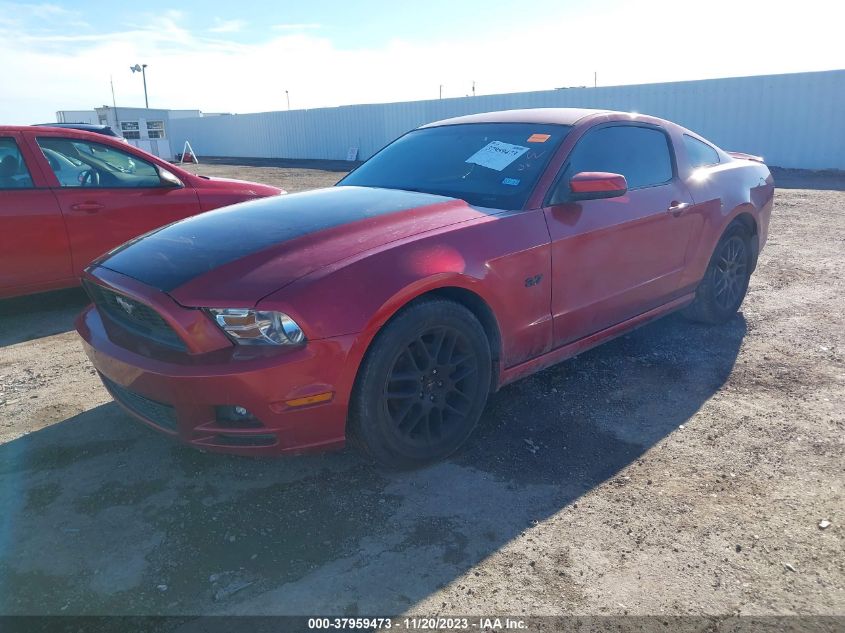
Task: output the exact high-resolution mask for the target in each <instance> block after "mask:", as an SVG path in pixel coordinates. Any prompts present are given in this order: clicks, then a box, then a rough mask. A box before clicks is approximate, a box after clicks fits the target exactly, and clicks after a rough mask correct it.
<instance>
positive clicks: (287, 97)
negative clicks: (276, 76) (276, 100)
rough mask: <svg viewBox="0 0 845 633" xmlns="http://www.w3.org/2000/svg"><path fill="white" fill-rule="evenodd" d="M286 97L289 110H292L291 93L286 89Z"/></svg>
mask: <svg viewBox="0 0 845 633" xmlns="http://www.w3.org/2000/svg"><path fill="white" fill-rule="evenodd" d="M285 99H287V100H288V110H290V93H289V92H288V91H287V90H285Z"/></svg>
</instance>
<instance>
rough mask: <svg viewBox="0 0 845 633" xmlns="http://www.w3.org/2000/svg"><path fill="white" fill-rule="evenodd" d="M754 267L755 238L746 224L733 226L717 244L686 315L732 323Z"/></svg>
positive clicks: (691, 317)
mask: <svg viewBox="0 0 845 633" xmlns="http://www.w3.org/2000/svg"><path fill="white" fill-rule="evenodd" d="M751 268H752V253H751V235H750V234H749V232H748V229H747V228H746V227H745V226H743V225H742V224H733V225H732V226H730V227H728V230H727V231H725V234H724V235H723V236H722V239H720V240H719V243H718V244H717V245H716V248H715V249H714V251H713V255H712V257H711V258H710V263H709V265H708V266H707V271H706V272H705V273H704V278H703V279H702V280H701V283H700V284H699V285H698V288H697V289H696V291H695V300H694V301H693V302H692V303H691V304H690V305H689V306H688V307H687V308H686V309H685V310H684V316H686V317H687V318H689V319H692V320H693V321H700V322H702V323H712V324H718V323H725V322H726V321H728V320H729V319H730V318H731V317H733V315H734V314H736V312H737V310H739V307H740V306H741V305H742V301H743V299H745V294H746V292H747V291H748V282H749V280H750V279H751Z"/></svg>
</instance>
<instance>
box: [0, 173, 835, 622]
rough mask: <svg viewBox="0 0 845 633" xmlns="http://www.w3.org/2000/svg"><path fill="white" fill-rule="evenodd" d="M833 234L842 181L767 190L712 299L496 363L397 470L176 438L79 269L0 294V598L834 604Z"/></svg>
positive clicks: (368, 610) (569, 610)
mask: <svg viewBox="0 0 845 633" xmlns="http://www.w3.org/2000/svg"><path fill="white" fill-rule="evenodd" d="M194 169H197V170H198V171H199V172H200V173H205V174H209V175H225V176H230V177H236V178H247V179H253V180H258V181H263V182H268V183H272V184H277V185H281V186H283V187H285V188H286V189H288V190H289V191H298V190H301V189H307V188H312V187H317V186H323V185H328V184H332V183H334V182H335V181H336V180H337V179H338V178H339V177H340V176H341V175H342V174H340V173H338V172H333V171H319V170H313V169H310V170H305V169H296V168H291V167H287V168H277V167H269V166H261V167H256V166H227V165H220V164H214V165H205V164H204V165H200V166H197V167H194ZM843 236H845V192H841V191H832V190H810V189H789V190H783V189H779V190H778V191H777V194H776V200H775V211H774V216H773V220H772V227H771V238H770V242H769V245H768V247H767V248H766V250H765V251H764V252H763V255H762V257H761V259H760V264H759V268H758V271H757V273H756V274H755V276H754V278H753V279H752V282H751V289H750V292H749V295H748V298H747V299H746V302H745V304H744V306H743V311H742V313H741V315H738V316H737V317H736V318H735V319H734V320H733V321H731V322H730V323H729V324H728V325H726V326H723V327H704V326H698V325H692V324H689V323H687V322H685V321H684V320H683V319H682V318H680V317H678V316H669V317H667V318H665V319H663V320H661V321H659V322H656V323H653V324H651V325H648V326H646V327H644V328H642V329H640V330H637V331H636V332H633V333H631V334H629V335H628V336H625V337H623V338H621V339H618V340H615V341H613V342H610V343H608V344H605V345H604V346H602V347H600V348H597V349H595V350H592V351H590V352H588V353H585V354H583V355H581V356H579V357H578V358H576V359H573V360H571V361H568V362H565V363H563V364H561V365H559V366H556V367H553V368H551V369H549V370H546V371H545V372H543V373H541V374H538V375H536V376H533V377H531V378H528V379H525V380H523V381H520V382H518V383H516V384H513V385H511V386H509V387H507V388H505V389H503V390H502V391H501V392H499V393H498V394H496V395H495V396H493V397H492V399H491V401H490V403H489V405H488V407H487V409H486V412H485V414H484V418H483V420H482V424H481V426H480V428H479V430H478V432H477V433H476V434H475V435H474V436H473V438H472V439H471V441H470V442H469V444H468V445H467V446H466V448H465V449H463V450H462V451H461V452H460V453H459V454H457V455H456V456H454V457H453V458H451V459H449V460H448V461H447V462H445V463H442V464H438V465H435V466H432V467H430V468H426V469H423V470H419V471H416V472H412V473H402V474H395V473H387V472H382V471H379V470H376V469H374V468H372V467H370V466H368V465H367V464H365V463H363V462H362V461H361V460H359V459H358V458H357V456H356V455H355V454H354V453H351V452H348V451H347V452H340V453H333V454H327V455H319V456H306V457H296V458H287V459H276V460H273V459H244V458H235V457H228V456H220V455H211V454H203V453H200V452H196V451H194V450H192V449H188V448H184V447H181V446H177V445H175V444H173V443H171V442H170V441H169V440H167V439H165V438H164V437H161V436H159V435H157V434H156V433H154V432H152V431H150V430H148V429H146V428H144V427H142V426H141V425H139V424H136V423H135V422H133V421H132V420H131V419H130V418H129V417H127V416H126V415H125V414H124V413H122V412H121V410H120V409H119V408H118V407H117V405H115V404H114V403H112V402H111V401H110V398H109V397H108V395H107V394H106V392H105V390H104V389H103V387H102V386H101V385H100V383H99V382H98V380H97V378H96V376H95V374H94V370H93V368H92V367H91V366H90V365H89V363H88V362H87V360H86V359H85V357H84V355H83V353H82V351H81V349H80V345H79V343H78V341H77V337H76V334H75V333H74V332H73V330H72V321H73V317H74V316H75V314H76V313H78V312H79V310H80V309H81V308H82V307H83V305H84V304H85V299H84V297H83V295H82V293H81V292H79V291H67V292H59V293H52V294H49V295H43V296H38V297H34V298H26V299H16V300H10V301H5V302H0V613H3V614H32V613H37V614H48V613H56V614H103V613H120V614H199V613H231V614H236V613H249V614H277V613H284V614H300V615H301V614H315V613H320V614H329V613H331V614H360V615H373V614H398V613H408V612H411V613H418V614H429V615H433V614H458V613H463V614H491V613H501V614H505V613H509V614H516V615H519V614H523V615H525V614H532V615H540V614H585V615H591V614H592V615H610V614H665V615H670V614H678V615H689V614H693V615H701V614H737V613H740V614H752V615H767V614H827V615H845V556H843V536H845V502H843V482H845V477H843V470H845V460H843V453H845V451H843V437H845V436H843V430H844V429H845V417H843V407H842V402H843V395H845V362H844V361H845V340H843V333H845V327H844V326H845V323H843V319H845V309H843V307H844V306H845V302H843V279H845V256H843V253H845V248H843V246H845V244H843V240H845V238H843ZM822 521H824V522H825V523H821V522H822ZM826 522H830V524H829V526H828V527H826V528H824V529H822V528H821V527H820V523H821V525H827V523H826Z"/></svg>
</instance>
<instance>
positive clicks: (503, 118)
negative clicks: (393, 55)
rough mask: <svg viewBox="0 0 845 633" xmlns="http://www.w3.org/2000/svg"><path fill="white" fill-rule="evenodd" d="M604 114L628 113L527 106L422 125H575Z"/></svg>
mask: <svg viewBox="0 0 845 633" xmlns="http://www.w3.org/2000/svg"><path fill="white" fill-rule="evenodd" d="M602 114H627V113H624V112H616V111H614V110H598V109H594V108H526V109H523V110H500V111H498V112H481V113H478V114H467V115H465V116H459V117H453V118H451V119H443V120H442V121H435V122H433V123H428V124H426V125H422V126H420V127H424V128H425V127H438V126H441V125H460V124H462V123H552V124H557V125H575V124H576V123H577V122H578V121H580V120H581V119H584V118H587V117H591V116H597V115H602Z"/></svg>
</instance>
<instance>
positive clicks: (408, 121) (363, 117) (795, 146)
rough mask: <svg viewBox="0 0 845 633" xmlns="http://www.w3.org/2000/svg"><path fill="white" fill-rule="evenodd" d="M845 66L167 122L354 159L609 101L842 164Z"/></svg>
mask: <svg viewBox="0 0 845 633" xmlns="http://www.w3.org/2000/svg"><path fill="white" fill-rule="evenodd" d="M843 104H845V70H832V71H824V72H811V73H795V74H786V75H762V76H756V77H735V78H728V79H707V80H700V81H682V82H673V83H661V84H642V85H632V86H610V87H604V88H602V87H599V88H568V89H561V90H548V91H543V92H522V93H514V94H504V95H490V96H478V97H461V98H456V99H435V100H431V101H410V102H404V103H382V104H367V105H352V106H341V107H336V108H318V109H314V110H292V111H281V112H262V113H257V114H238V115H225V116H214V117H201V118H186V119H174V120H172V121H171V135H170V136H171V140H172V141H173V146H174V147H177V146H178V147H181V146H182V144H183V143H184V141H185V140H188V141H190V142H191V145H192V146H193V148H194V150H195V151H196V152H197V154H199V155H200V156H203V155H205V156H232V157H250V158H313V159H330V160H342V159H345V158H346V157H347V153H348V151H349V148H352V147H356V148H358V152H359V153H358V157H359V158H361V159H364V158H367V157H369V156H371V155H372V154H373V153H374V152H376V151H377V150H378V149H380V148H381V147H382V146H384V145H385V144H386V143H388V142H390V141H391V140H392V139H394V138H396V137H397V136H399V135H400V134H403V133H404V132H407V131H408V130H411V129H413V128H415V127H417V126H419V125H421V124H423V123H428V122H430V121H436V120H438V119H444V118H448V117H453V116H459V115H462V114H471V113H475V112H489V111H494V110H508V109H513V108H542V107H583V108H607V109H611V110H623V111H626V112H630V111H633V112H641V113H644V114H651V115H655V116H659V117H663V118H666V119H670V120H672V121H675V122H676V123H680V124H681V125H683V126H685V127H688V128H690V129H692V130H694V131H696V132H698V133H699V134H701V135H703V136H704V137H706V138H708V139H710V140H711V141H713V142H714V143H716V144H717V145H719V146H721V147H722V148H723V149H727V150H736V151H743V152H748V153H751V154H758V155H761V156H763V157H764V158H765V159H766V161H767V162H768V163H769V164H770V165H777V166H779V167H797V168H805V169H845V116H843V113H845V111H843Z"/></svg>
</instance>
